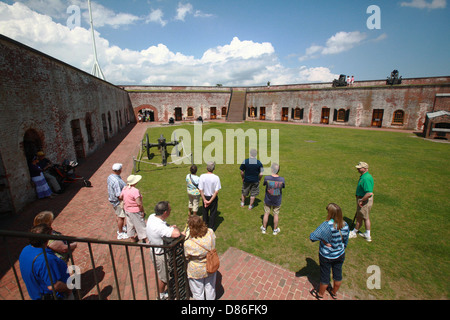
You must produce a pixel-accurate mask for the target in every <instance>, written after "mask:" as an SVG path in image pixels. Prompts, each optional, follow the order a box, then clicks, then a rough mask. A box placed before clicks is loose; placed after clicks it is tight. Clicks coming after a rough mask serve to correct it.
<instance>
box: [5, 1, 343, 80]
mask: <svg viewBox="0 0 450 320" xmlns="http://www.w3.org/2000/svg"><path fill="white" fill-rule="evenodd" d="M155 17H158V15H156V14H155ZM159 17H161V16H159ZM161 19H162V17H161ZM0 33H2V34H3V35H5V36H7V37H10V38H12V39H14V40H16V41H19V42H21V43H24V44H26V45H28V46H30V47H32V48H35V49H37V50H39V51H42V52H44V53H46V54H48V55H50V56H52V57H54V58H56V59H59V60H61V61H64V62H66V63H68V64H70V65H73V66H74V67H76V68H79V69H81V70H84V71H86V72H90V71H91V69H92V66H93V63H94V59H93V52H92V43H91V34H90V31H89V27H87V29H85V28H82V27H76V28H74V29H73V30H70V29H69V28H68V27H67V26H65V25H64V24H61V23H57V22H55V21H53V20H52V18H50V17H49V16H46V15H43V14H40V13H37V12H35V11H33V10H31V9H30V8H28V7H27V6H25V5H24V4H21V3H14V4H13V5H8V4H5V3H3V2H0ZM96 45H97V52H98V59H99V63H100V67H101V68H102V70H103V73H104V74H105V77H106V80H107V81H109V82H111V83H113V84H117V85H120V84H136V85H198V86H208V85H212V86H214V85H216V84H217V83H221V84H223V85H224V86H233V85H234V86H254V85H265V84H266V83H267V81H270V82H271V83H272V84H273V85H276V84H292V83H302V82H320V81H331V80H333V78H334V77H335V75H333V74H332V73H331V71H330V70H329V69H328V68H325V67H315V68H307V67H301V68H286V67H284V66H283V65H281V64H280V61H279V59H278V57H277V55H276V52H275V49H274V47H273V46H272V44H271V43H268V42H263V43H258V42H254V41H250V40H240V39H239V38H237V37H234V38H233V39H232V40H231V42H230V43H229V44H225V45H222V46H217V47H215V48H210V49H208V50H206V51H205V52H204V53H203V55H202V56H201V57H200V58H195V57H193V56H189V55H185V54H183V53H180V52H172V51H171V50H170V49H169V48H168V47H167V46H166V45H164V44H158V45H155V46H150V47H148V48H146V49H143V50H130V49H127V48H120V47H118V46H113V45H111V44H110V43H109V41H108V40H107V39H105V38H103V37H102V36H101V34H100V33H98V32H96ZM312 51H314V49H312Z"/></svg>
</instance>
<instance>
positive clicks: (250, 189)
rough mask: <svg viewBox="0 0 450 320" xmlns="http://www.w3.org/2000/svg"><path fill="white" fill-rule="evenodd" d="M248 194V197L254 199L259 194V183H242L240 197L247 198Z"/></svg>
mask: <svg viewBox="0 0 450 320" xmlns="http://www.w3.org/2000/svg"><path fill="white" fill-rule="evenodd" d="M249 193H250V197H256V196H257V195H258V194H259V182H243V183H242V195H243V196H244V197H247V196H248V194H249Z"/></svg>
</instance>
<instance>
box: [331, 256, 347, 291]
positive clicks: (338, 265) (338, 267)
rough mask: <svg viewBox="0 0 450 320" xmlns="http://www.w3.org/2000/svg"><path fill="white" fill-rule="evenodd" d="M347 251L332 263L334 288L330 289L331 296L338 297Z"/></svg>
mask: <svg viewBox="0 0 450 320" xmlns="http://www.w3.org/2000/svg"><path fill="white" fill-rule="evenodd" d="M344 260H345V253H344V254H343V255H341V256H340V257H339V258H337V259H336V260H335V261H333V263H332V271H333V288H331V289H329V292H330V294H331V296H332V297H333V298H334V299H336V294H337V292H338V291H339V288H340V287H341V284H342V266H343V265H344Z"/></svg>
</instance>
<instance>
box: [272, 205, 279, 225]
mask: <svg viewBox="0 0 450 320" xmlns="http://www.w3.org/2000/svg"><path fill="white" fill-rule="evenodd" d="M279 214H280V206H274V207H273V230H277V229H278V216H279Z"/></svg>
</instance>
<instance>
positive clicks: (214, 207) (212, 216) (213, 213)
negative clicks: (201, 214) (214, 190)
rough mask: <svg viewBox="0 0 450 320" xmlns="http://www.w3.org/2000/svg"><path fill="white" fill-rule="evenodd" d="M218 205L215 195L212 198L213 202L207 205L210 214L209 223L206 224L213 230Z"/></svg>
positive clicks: (217, 198)
mask: <svg viewBox="0 0 450 320" xmlns="http://www.w3.org/2000/svg"><path fill="white" fill-rule="evenodd" d="M218 205H219V197H218V196H216V198H215V199H214V201H213V202H211V204H210V205H209V206H210V207H211V208H210V216H209V224H208V228H210V229H213V230H214V231H215V230H216V229H215V227H216V217H217V207H218Z"/></svg>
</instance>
